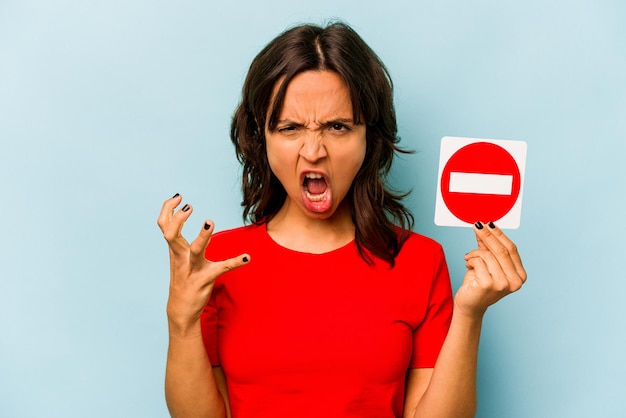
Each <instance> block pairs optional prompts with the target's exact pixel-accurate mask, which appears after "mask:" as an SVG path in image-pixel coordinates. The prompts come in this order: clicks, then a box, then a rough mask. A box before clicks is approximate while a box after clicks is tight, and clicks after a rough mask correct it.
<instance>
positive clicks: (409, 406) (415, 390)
mask: <svg viewBox="0 0 626 418" xmlns="http://www.w3.org/2000/svg"><path fill="white" fill-rule="evenodd" d="M432 375H433V369H432V368H420V369H409V371H408V372H407V375H406V386H405V391H404V418H412V417H413V416H414V415H415V409H416V408H417V405H418V404H419V402H420V400H421V399H422V396H424V392H426V389H427V388H428V384H429V383H430V378H431V377H432Z"/></svg>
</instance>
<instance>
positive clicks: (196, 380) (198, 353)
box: [165, 325, 226, 418]
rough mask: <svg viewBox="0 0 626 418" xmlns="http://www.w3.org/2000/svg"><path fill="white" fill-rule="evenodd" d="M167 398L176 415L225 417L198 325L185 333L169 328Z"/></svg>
mask: <svg viewBox="0 0 626 418" xmlns="http://www.w3.org/2000/svg"><path fill="white" fill-rule="evenodd" d="M165 399H166V401H167V406H168V408H169V410H170V414H171V415H172V417H174V418H188V417H194V418H195V417H203V418H204V417H206V418H209V417H211V418H213V417H216V418H217V417H219V418H225V417H226V409H225V406H224V400H223V398H222V395H221V394H220V392H219V390H218V387H217V384H216V381H215V377H214V375H213V370H212V367H211V363H210V361H209V358H208V356H207V353H206V351H205V348H204V343H203V341H202V333H201V332H200V327H199V325H198V327H197V329H196V330H194V331H191V332H189V333H188V334H186V335H184V336H183V335H179V334H177V333H175V332H172V331H171V330H170V340H169V347H168V352H167V365H166V372H165Z"/></svg>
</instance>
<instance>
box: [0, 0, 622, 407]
mask: <svg viewBox="0 0 626 418" xmlns="http://www.w3.org/2000/svg"><path fill="white" fill-rule="evenodd" d="M329 18H341V19H343V20H344V21H346V22H347V23H350V24H352V25H353V26H354V27H355V28H356V29H357V31H359V33H360V34H361V35H362V36H363V38H364V39H365V40H366V41H367V42H368V43H369V44H370V45H371V46H372V47H373V49H374V50H375V51H377V52H378V53H379V55H380V56H381V58H382V59H383V60H384V61H385V63H386V64H387V66H388V67H389V69H390V71H391V74H392V76H393V78H394V81H395V84H396V105H397V111H398V120H399V126H400V135H401V136H402V138H403V143H404V145H405V146H406V147H408V148H413V149H415V150H417V151H418V152H417V153H416V154H414V155H411V156H406V157H403V158H402V160H399V161H398V164H397V165H396V167H395V169H394V172H393V178H392V180H393V182H394V184H396V185H397V186H398V187H400V188H405V189H407V188H412V189H413V193H412V195H411V197H410V198H409V199H408V200H407V203H408V205H409V207H410V208H411V209H412V210H413V211H414V212H415V214H416V218H417V225H416V230H417V231H419V232H422V233H424V234H426V235H430V236H432V237H434V238H436V239H437V240H439V241H440V242H441V243H442V244H443V245H444V247H445V249H446V253H447V256H448V262H449V264H450V268H451V273H452V280H453V285H454V287H455V288H456V287H457V286H458V285H459V283H460V280H461V278H462V276H463V271H464V263H463V260H462V257H463V254H465V253H466V252H467V251H469V250H470V249H472V248H473V247H474V239H473V234H472V232H471V231H470V230H468V229H465V228H445V227H436V226H435V225H434V223H433V215H434V202H435V190H436V177H437V165H438V153H439V142H440V139H441V137H443V136H445V135H451V136H467V137H483V138H494V139H520V140H525V141H527V142H528V159H527V169H526V183H525V190H524V204H523V208H522V221H521V227H520V229H518V230H515V231H511V232H510V236H511V237H512V238H513V239H514V240H515V241H516V242H517V243H518V245H519V247H520V250H521V252H522V254H523V257H524V262H525V266H526V267H527V270H528V272H529V276H530V278H529V281H528V283H527V285H526V286H525V287H524V288H523V289H522V291H520V292H519V293H516V294H514V295H512V296H510V297H508V298H507V299H505V300H503V301H502V302H500V303H499V304H498V305H496V306H494V307H493V308H492V309H491V310H490V311H489V313H488V315H487V318H486V321H485V326H484V333H483V339H482V342H481V352H480V372H479V410H478V415H477V416H479V417H509V418H511V417H520V418H522V417H523V418H526V417H535V418H536V417H552V418H553V417H568V418H569V417H591V416H593V417H621V416H626V401H625V400H624V393H625V392H626V383H625V379H626V377H625V376H626V356H625V353H626V327H625V326H624V320H625V319H626V304H625V303H624V302H623V301H622V299H623V297H624V293H625V291H626V285H625V281H626V280H625V277H624V261H625V260H626V251H625V250H624V244H623V243H624V235H625V234H624V233H625V232H626V228H624V216H623V214H624V205H625V204H626V192H625V190H626V176H625V174H624V168H623V165H624V155H625V154H626V26H624V21H625V20H626V6H625V5H624V3H623V2H620V1H619V0H613V1H610V0H579V1H576V0H569V1H565V0H548V1H545V0H541V1H539V0H529V1H525V2H521V1H510V0H504V1H488V0H478V1H471V2H469V1H463V0H445V1H437V2H435V1H433V2H425V1H409V0H405V1H393V0H390V1H386V2H375V3H366V2H363V1H356V0H354V1H344V2H338V1H336V0H319V1H316V2H307V3H304V2H298V3H295V4H294V2H293V1H292V0H269V1H263V2H260V1H259V2H252V1H231V2H224V1H220V2H206V1H204V2H201V1H180V2H171V1H162V0H151V1H148V0H135V1H130V2H129V1H121V0H109V1H77V0H56V1H41V0H20V1H16V0H3V1H0V140H1V148H0V162H1V164H0V185H1V191H2V193H1V196H2V197H1V199H2V204H1V205H0V225H1V231H2V239H1V240H0V275H1V276H0V277H1V279H0V330H1V337H0V416H2V417H114V416H115V417H165V416H167V410H166V407H165V403H164V399H163V374H164V364H165V354H166V346H167V333H166V317H165V312H164V307H165V303H166V298H167V290H168V264H167V263H168V261H167V250H166V245H165V242H164V241H163V239H162V237H161V235H160V232H159V230H158V228H157V226H156V217H157V215H158V212H159V210H160V206H161V203H162V201H163V200H165V199H166V198H168V197H170V196H171V195H173V194H174V193H176V192H180V193H181V194H183V196H184V200H185V201H186V202H190V203H192V204H193V205H194V209H195V212H194V215H193V216H192V218H191V221H190V224H189V225H188V226H187V227H186V229H185V233H186V235H187V236H190V237H191V236H194V235H195V234H196V232H197V231H198V230H199V228H200V225H201V224H202V221H203V220H204V218H205V217H208V218H212V219H213V220H214V221H215V222H216V226H217V229H224V228H229V227H234V226H237V225H239V224H241V211H240V207H239V201H240V192H239V180H238V176H239V173H240V171H239V167H238V165H237V162H236V161H235V158H234V153H233V149H232V147H231V145H230V142H229V139H228V129H229V122H230V117H231V114H232V111H233V109H234V107H235V106H236V104H237V102H238V99H239V95H240V88H241V84H242V81H243V77H244V76H245V72H246V69H247V66H248V65H249V63H250V61H251V59H252V58H253V56H254V55H255V54H256V53H257V52H258V51H259V50H260V48H261V47H262V46H263V45H265V44H266V43H267V42H268V41H269V40H270V39H271V38H273V37H274V36H275V35H276V34H278V33H279V32H281V31H282V30H283V29H285V28H287V27H288V26H291V25H292V24H294V23H297V22H304V21H312V22H316V23H321V22H324V21H325V20H326V19H329Z"/></svg>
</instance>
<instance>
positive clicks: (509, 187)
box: [435, 137, 526, 228]
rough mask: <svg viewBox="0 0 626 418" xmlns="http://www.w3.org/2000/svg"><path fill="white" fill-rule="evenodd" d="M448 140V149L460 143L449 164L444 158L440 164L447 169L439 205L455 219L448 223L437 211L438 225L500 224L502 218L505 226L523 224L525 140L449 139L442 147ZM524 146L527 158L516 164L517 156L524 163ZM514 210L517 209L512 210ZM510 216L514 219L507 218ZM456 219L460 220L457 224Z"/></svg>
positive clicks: (440, 179)
mask: <svg viewBox="0 0 626 418" xmlns="http://www.w3.org/2000/svg"><path fill="white" fill-rule="evenodd" d="M444 141H447V142H446V146H447V147H449V146H450V145H451V144H454V143H455V142H454V141H457V142H456V145H455V146H456V147H457V148H458V149H455V150H454V151H453V152H451V155H450V154H448V155H449V157H447V158H448V159H447V161H444V156H443V155H442V157H441V158H442V160H441V161H440V163H441V164H442V165H443V169H441V168H440V170H441V171H440V178H439V184H438V189H439V193H440V194H439V198H440V199H441V200H440V203H441V204H440V205H439V206H442V207H443V206H445V209H447V211H449V215H447V216H449V218H451V219H450V220H449V221H447V220H445V219H447V218H446V215H442V212H441V211H442V208H436V219H435V223H437V224H438V225H452V226H462V225H467V226H470V225H472V224H473V223H475V222H477V221H482V222H490V221H494V222H496V221H498V220H501V219H502V221H503V224H504V225H506V226H505V227H515V228H516V227H517V225H518V224H519V209H520V204H521V191H522V182H523V176H524V159H525V145H526V144H525V143H524V142H523V141H504V140H473V142H472V140H471V139H470V138H451V137H446V138H443V140H442V147H443V144H444ZM461 141H465V142H461ZM468 142H469V143H468ZM521 144H523V150H524V152H523V156H521V161H516V158H515V157H514V155H515V156H516V157H517V159H518V160H520V153H519V152H518V151H517V150H518V149H519V148H522V147H521ZM501 145H502V146H501ZM505 147H507V148H508V149H507V148H505ZM510 151H511V152H510ZM512 153H513V155H512ZM444 163H445V165H444ZM518 163H519V164H521V167H520V166H519V165H518ZM440 167H441V166H440ZM439 198H438V199H439ZM518 200H519V201H518ZM516 203H517V205H516ZM513 207H516V209H515V210H512V208H513ZM509 213H511V216H508V217H507V216H506V215H507V214H509ZM504 217H506V220H505V219H503V218H504ZM454 218H456V219H457V220H456V221H454ZM514 218H517V220H515V219H514ZM516 222H517V224H516Z"/></svg>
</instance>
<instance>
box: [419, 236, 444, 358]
mask: <svg viewBox="0 0 626 418" xmlns="http://www.w3.org/2000/svg"><path fill="white" fill-rule="evenodd" d="M432 265H433V270H432V278H431V280H432V285H431V287H430V294H429V297H428V302H427V308H426V315H425V316H424V319H423V320H422V322H421V323H420V324H419V326H418V327H417V328H416V329H415V330H414V331H413V357H412V359H411V363H410V366H409V367H411V368H431V367H435V363H436V361H437V357H438V356H439V352H440V351H441V347H442V345H443V343H444V341H445V339H446V336H447V335H448V329H449V328H450V321H451V320H452V286H451V284H450V274H449V272H448V266H447V264H446V259H445V256H444V253H443V249H442V248H441V246H439V249H438V251H437V252H435V255H434V260H433V264H432Z"/></svg>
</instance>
